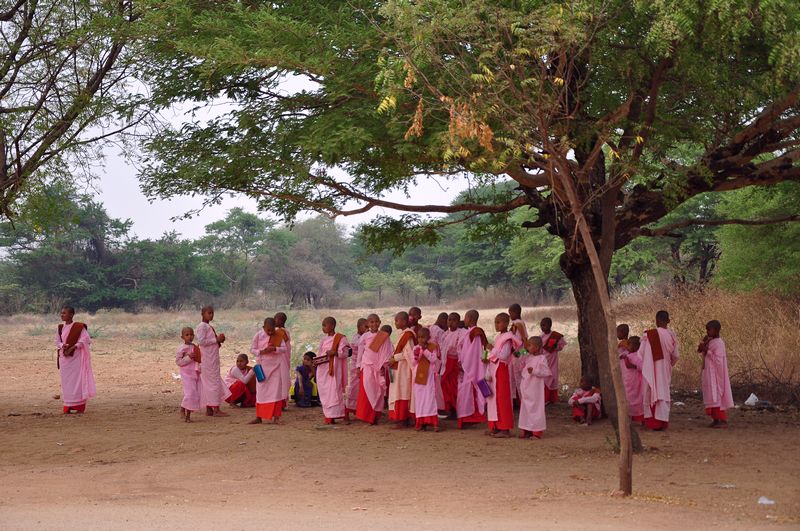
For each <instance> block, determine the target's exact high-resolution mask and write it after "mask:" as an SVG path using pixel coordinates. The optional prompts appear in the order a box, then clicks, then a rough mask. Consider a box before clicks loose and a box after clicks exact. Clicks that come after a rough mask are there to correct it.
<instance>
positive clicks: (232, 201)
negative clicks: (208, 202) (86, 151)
mask: <svg viewBox="0 0 800 531" xmlns="http://www.w3.org/2000/svg"><path fill="white" fill-rule="evenodd" d="M98 173H99V174H100V181H99V183H98V185H97V188H98V192H99V196H98V199H99V200H100V201H101V202H102V203H103V204H104V205H105V207H106V210H107V211H108V214H109V215H110V216H111V217H115V218H121V219H130V220H131V221H132V222H133V233H134V234H136V235H137V236H139V237H140V238H158V237H159V236H161V235H162V234H164V233H165V232H167V231H172V230H175V231H177V232H178V233H180V234H181V235H183V237H186V238H196V237H198V236H202V235H203V234H204V232H205V231H204V227H205V225H208V224H209V223H211V222H213V221H216V220H218V219H221V218H223V217H225V213H226V212H227V211H228V210H230V209H231V208H234V207H242V208H244V209H245V210H247V211H250V212H257V209H256V206H255V205H256V204H255V201H253V200H252V199H249V198H247V197H244V196H237V197H232V198H226V199H224V200H223V203H222V204H221V205H218V206H212V207H207V208H206V209H205V210H203V212H202V213H201V214H200V215H199V216H196V217H194V218H192V219H187V220H177V221H172V219H171V218H173V217H176V216H180V215H182V214H184V213H186V212H189V211H191V210H193V209H197V208H200V207H201V206H202V204H203V198H202V197H181V198H177V199H172V200H169V201H165V200H159V201H154V202H153V203H150V202H149V201H148V200H147V199H146V198H145V196H144V194H143V193H142V191H141V190H140V188H139V181H138V179H137V177H136V168H134V167H133V166H132V165H131V164H129V163H128V162H127V161H126V160H125V159H124V158H123V157H121V156H120V155H119V154H118V151H117V148H115V147H113V146H112V147H109V148H107V149H106V164H105V168H104V169H102V170H100V171H99V172H98ZM440 182H441V184H439V183H437V182H434V181H433V180H428V179H423V180H421V181H420V185H419V186H417V187H415V188H414V191H413V193H412V197H411V198H410V199H406V198H405V195H404V194H402V193H394V194H391V195H389V196H387V198H388V199H390V200H392V201H395V202H400V203H406V204H431V203H432V204H448V203H450V202H451V201H452V199H453V198H455V196H456V195H457V194H458V193H459V192H460V191H462V190H464V189H465V188H466V186H467V184H466V181H461V180H459V181H444V180H442V181H440ZM393 213H395V212H394V211H391V210H386V209H374V210H372V211H371V212H370V213H366V214H360V215H357V216H350V217H340V218H338V220H337V221H338V222H339V223H342V224H345V225H347V226H348V227H355V226H356V225H359V224H361V223H365V222H367V221H369V220H370V219H372V218H373V217H375V216H376V215H378V214H386V215H392V214H393ZM265 215H266V214H265Z"/></svg>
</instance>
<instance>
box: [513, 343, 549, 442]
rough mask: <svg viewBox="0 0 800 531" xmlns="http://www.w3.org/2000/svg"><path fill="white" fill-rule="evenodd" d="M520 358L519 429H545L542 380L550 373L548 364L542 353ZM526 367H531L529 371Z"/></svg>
mask: <svg viewBox="0 0 800 531" xmlns="http://www.w3.org/2000/svg"><path fill="white" fill-rule="evenodd" d="M520 359H521V360H522V361H523V365H522V373H521V380H520V385H519V392H520V405H519V423H518V425H519V429H521V430H527V431H544V430H546V429H547V421H546V419H545V414H544V382H545V379H547V378H549V377H550V375H551V373H550V366H549V365H548V364H547V358H545V357H544V354H539V355H536V356H533V355H528V356H523V357H522V358H520ZM528 369H531V372H528Z"/></svg>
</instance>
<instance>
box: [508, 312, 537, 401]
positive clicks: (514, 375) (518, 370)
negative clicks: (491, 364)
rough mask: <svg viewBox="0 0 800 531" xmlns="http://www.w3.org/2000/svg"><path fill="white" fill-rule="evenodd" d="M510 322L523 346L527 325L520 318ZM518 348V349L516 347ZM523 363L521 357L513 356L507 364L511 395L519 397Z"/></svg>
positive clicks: (526, 336) (526, 334)
mask: <svg viewBox="0 0 800 531" xmlns="http://www.w3.org/2000/svg"><path fill="white" fill-rule="evenodd" d="M511 324H512V325H514V326H515V328H516V330H515V331H514V335H515V336H517V339H519V340H520V343H521V346H520V348H522V347H524V346H525V344H526V343H527V342H528V327H527V326H526V325H525V321H523V320H522V319H514V320H513V321H511ZM517 350H519V349H517ZM524 365H525V359H524V358H523V357H521V356H520V357H519V358H517V357H513V358H511V361H510V362H509V364H508V368H509V374H510V376H511V397H512V398H517V399H519V398H520V396H519V386H520V384H521V383H522V367H523V366H524ZM542 393H544V391H542Z"/></svg>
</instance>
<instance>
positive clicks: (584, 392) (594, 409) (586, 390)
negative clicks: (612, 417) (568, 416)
mask: <svg viewBox="0 0 800 531" xmlns="http://www.w3.org/2000/svg"><path fill="white" fill-rule="evenodd" d="M601 400H602V396H601V394H600V389H598V388H597V387H594V386H593V385H592V381H591V380H590V379H589V377H588V376H582V377H581V382H580V387H578V388H577V389H575V392H574V393H572V396H571V397H569V401H568V403H569V405H570V406H572V419H573V420H574V421H575V422H580V423H581V424H586V425H587V426H591V424H592V421H593V420H595V419H599V418H600V412H601Z"/></svg>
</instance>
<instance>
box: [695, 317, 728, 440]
mask: <svg viewBox="0 0 800 531" xmlns="http://www.w3.org/2000/svg"><path fill="white" fill-rule="evenodd" d="M721 329H722V325H721V324H720V322H719V321H716V320H714V321H709V322H708V324H706V336H705V337H704V338H703V340H702V341H701V342H700V346H699V347H698V348H697V351H698V352H700V353H701V354H702V356H703V374H702V384H703V404H705V406H706V415H708V416H710V417H711V419H712V421H711V424H710V425H709V427H711V428H727V427H728V413H727V410H728V409H731V408H732V407H733V393H732V392H731V379H730V377H729V376H728V355H727V352H726V350H725V342H724V341H722V338H721V337H719V332H720V330H721Z"/></svg>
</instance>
